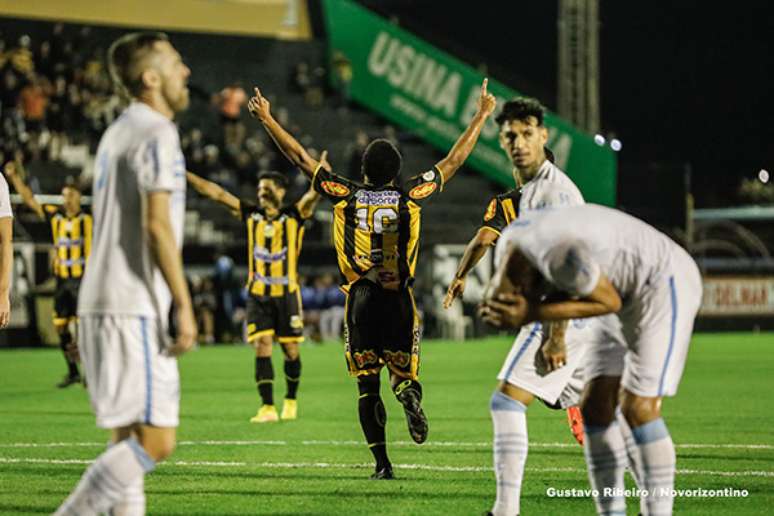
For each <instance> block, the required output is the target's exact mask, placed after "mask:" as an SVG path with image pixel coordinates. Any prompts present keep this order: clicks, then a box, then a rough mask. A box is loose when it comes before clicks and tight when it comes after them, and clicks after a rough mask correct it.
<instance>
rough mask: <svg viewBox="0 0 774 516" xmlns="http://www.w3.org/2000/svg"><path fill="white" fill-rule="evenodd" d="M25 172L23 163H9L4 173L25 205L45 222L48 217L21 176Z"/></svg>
mask: <svg viewBox="0 0 774 516" xmlns="http://www.w3.org/2000/svg"><path fill="white" fill-rule="evenodd" d="M23 170H24V168H23V165H22V164H21V161H18V160H17V161H9V162H8V163H6V164H5V167H4V171H5V177H7V178H8V181H9V182H10V183H11V184H12V185H13V187H14V189H15V190H16V191H17V192H18V193H19V195H21V198H22V200H23V201H24V204H26V205H27V206H28V207H29V208H30V209H31V210H32V211H34V212H35V214H36V215H37V216H38V217H40V218H41V219H43V220H45V218H46V215H45V213H44V212H43V206H41V204H40V203H39V202H38V200H37V199H35V195H34V194H33V193H32V190H30V187H29V186H27V185H26V184H24V181H22V178H21V177H20V176H19V174H20V173H21V172H22V171H23Z"/></svg>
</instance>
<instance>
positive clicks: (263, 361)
mask: <svg viewBox="0 0 774 516" xmlns="http://www.w3.org/2000/svg"><path fill="white" fill-rule="evenodd" d="M255 382H256V384H257V385H258V393H259V394H260V395H261V401H262V402H263V404H264V405H274V367H273V366H272V365H271V357H255Z"/></svg>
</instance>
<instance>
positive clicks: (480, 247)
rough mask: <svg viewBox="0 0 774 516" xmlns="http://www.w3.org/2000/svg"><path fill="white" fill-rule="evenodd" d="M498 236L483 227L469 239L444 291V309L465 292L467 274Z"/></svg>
mask: <svg viewBox="0 0 774 516" xmlns="http://www.w3.org/2000/svg"><path fill="white" fill-rule="evenodd" d="M498 236H499V235H498V234H497V232H496V231H494V230H492V229H491V228H489V227H486V226H485V227H482V228H480V229H479V230H478V232H477V233H476V236H474V237H473V238H472V239H471V241H470V242H469V243H468V247H467V248H465V254H464V255H462V259H461V260H460V264H459V266H458V267H457V272H456V274H454V279H453V280H452V282H451V284H450V285H449V289H448V290H447V291H446V297H445V298H444V299H443V307H444V308H449V307H450V306H451V305H452V303H453V302H454V300H455V299H456V298H458V297H461V296H462V294H463V293H464V292H465V279H466V277H467V275H468V273H469V272H470V271H471V269H473V267H475V266H476V264H477V263H478V262H480V261H481V258H483V257H484V255H485V254H486V251H487V249H489V247H491V246H493V245H494V244H495V242H497V237H498Z"/></svg>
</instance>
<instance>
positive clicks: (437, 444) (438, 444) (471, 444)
mask: <svg viewBox="0 0 774 516" xmlns="http://www.w3.org/2000/svg"><path fill="white" fill-rule="evenodd" d="M106 444H107V443H106V441H103V442H69V443H68V442H50V443H0V448H89V447H103V446H105V445H106ZM177 444H178V446H298V445H299V444H300V445H302V446H363V442H362V441H314V440H313V441H261V440H244V441H240V440H233V441H229V440H224V441H216V440H205V441H179V442H178V443H177ZM388 445H389V446H412V447H413V446H416V444H415V443H414V442H413V441H391V442H389V443H388ZM529 446H530V448H577V449H579V448H580V446H578V445H577V444H575V443H529ZM422 447H423V448H485V449H486V448H491V447H492V443H491V442H475V441H430V442H426V443H424V444H423V445H422ZM675 448H678V449H691V448H695V449H729V450H774V445H772V444H713V443H693V444H675Z"/></svg>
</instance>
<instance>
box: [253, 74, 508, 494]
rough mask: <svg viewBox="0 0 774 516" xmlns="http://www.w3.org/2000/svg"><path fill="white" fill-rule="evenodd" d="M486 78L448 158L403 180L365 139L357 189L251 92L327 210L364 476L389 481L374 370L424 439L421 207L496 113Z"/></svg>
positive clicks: (392, 151) (387, 146)
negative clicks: (416, 286) (418, 300)
mask: <svg viewBox="0 0 774 516" xmlns="http://www.w3.org/2000/svg"><path fill="white" fill-rule="evenodd" d="M486 83H487V81H486V79H485V80H484V83H483V85H482V88H481V94H480V97H479V99H478V111H477V112H476V114H475V115H474V116H473V119H472V121H471V122H470V125H469V126H468V127H467V129H466V130H465V132H464V133H463V134H462V135H461V136H460V138H459V139H458V140H457V142H456V143H455V144H454V146H453V147H452V149H451V151H450V152H449V154H448V155H447V156H446V157H445V158H444V159H442V160H441V161H439V162H438V163H437V164H436V165H435V166H434V167H433V169H432V170H428V171H427V172H424V173H423V174H420V175H418V176H414V177H411V178H407V179H403V178H402V177H400V175H399V172H400V168H401V161H402V158H401V155H400V153H399V152H398V150H397V149H396V148H395V146H394V145H392V144H391V143H390V142H388V141H387V140H383V139H377V140H374V141H372V142H371V143H370V144H369V145H368V147H367V148H366V150H365V152H364V153H363V165H362V173H363V182H362V183H361V182H355V181H350V180H347V179H345V178H343V177H341V176H338V175H336V174H334V173H332V172H331V171H330V170H329V169H330V166H329V165H327V163H326V162H325V161H321V162H318V161H316V160H314V159H312V158H311V157H310V156H309V154H308V153H307V151H306V150H305V149H304V148H303V147H302V146H301V145H300V144H299V143H298V141H296V140H295V139H294V138H293V137H292V136H291V135H290V134H289V133H288V132H287V131H285V130H284V129H283V128H282V127H281V126H280V125H279V124H278V123H277V121H276V120H275V119H274V118H273V117H272V115H271V111H270V106H269V102H268V100H266V98H264V97H263V96H262V95H261V93H260V91H259V90H258V89H257V88H256V90H255V96H254V97H253V98H252V99H250V101H249V103H248V108H249V110H250V113H251V114H252V115H253V116H255V117H257V118H258V119H259V120H260V121H261V123H262V124H263V126H264V128H265V129H266V131H267V132H268V133H269V135H270V136H271V137H272V139H273V140H274V142H275V143H276V144H277V146H278V147H279V148H280V150H281V151H282V152H283V154H285V156H286V157H287V158H288V159H289V160H290V161H291V162H292V163H293V164H294V165H296V166H297V167H299V168H300V169H301V170H302V171H303V172H304V173H305V174H307V175H308V176H309V177H310V178H311V179H312V185H313V187H314V188H315V190H316V191H317V192H319V193H320V194H321V195H322V196H323V197H325V198H327V199H329V200H330V201H331V203H332V204H333V218H334V225H333V238H334V246H335V248H336V254H337V257H338V265H339V270H340V272H341V283H342V289H343V290H344V292H346V293H347V303H346V316H345V321H346V330H347V331H346V334H347V335H346V352H345V355H346V360H347V364H348V367H349V371H350V374H351V375H352V376H355V377H357V380H358V391H359V398H358V413H359V416H360V424H361V427H362V429H363V433H364V434H365V438H366V442H367V443H368V447H369V448H370V450H371V453H372V454H373V456H374V459H375V461H376V468H375V472H374V474H373V475H372V476H371V478H374V479H391V478H394V474H393V470H392V465H391V463H390V460H389V458H388V457H387V447H386V438H385V431H384V430H385V429H384V427H385V423H386V419H387V413H386V412H385V410H384V404H383V403H382V399H381V396H380V392H379V391H380V380H379V376H380V372H381V369H382V367H383V366H384V365H386V366H387V368H388V369H389V372H390V380H391V385H392V389H393V392H394V394H395V396H396V397H397V399H398V401H399V402H400V403H401V404H402V405H403V408H404V411H405V413H406V418H407V421H408V427H409V433H410V435H411V437H412V439H413V440H414V441H415V442H417V443H423V442H424V441H425V439H427V432H428V426H427V418H426V417H425V414H424V412H423V410H422V406H421V401H422V386H421V384H420V383H419V381H418V370H419V328H418V321H417V315H416V307H415V305H414V298H413V294H412V283H413V278H414V270H415V267H416V262H417V253H418V249H419V246H418V244H419V228H420V223H421V211H422V205H423V204H424V203H425V202H427V201H428V200H429V199H431V198H432V197H433V196H434V195H435V194H437V193H438V192H440V191H441V190H442V189H443V186H444V184H445V183H446V182H447V181H449V180H450V179H451V178H452V177H453V176H454V173H455V172H456V171H457V169H458V168H459V167H460V166H462V164H463V163H464V161H465V159H466V158H467V157H468V155H469V154H470V153H471V152H472V150H473V147H474V146H475V144H476V141H477V140H478V136H479V134H480V132H481V128H482V127H483V125H484V123H485V122H486V119H487V117H488V116H489V115H490V114H491V113H492V111H493V110H494V107H495V98H494V96H493V95H491V94H489V93H487V88H486Z"/></svg>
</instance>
